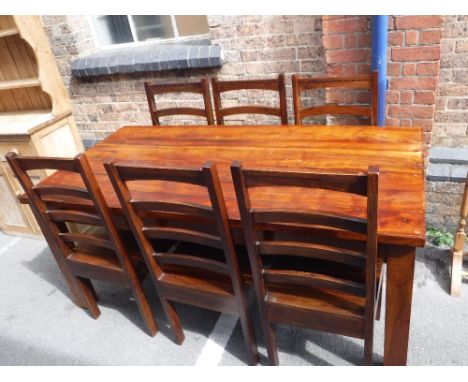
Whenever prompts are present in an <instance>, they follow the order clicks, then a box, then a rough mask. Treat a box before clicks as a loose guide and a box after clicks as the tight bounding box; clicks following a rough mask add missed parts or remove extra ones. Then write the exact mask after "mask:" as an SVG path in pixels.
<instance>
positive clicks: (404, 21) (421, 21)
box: [395, 16, 443, 29]
mask: <svg viewBox="0 0 468 382" xmlns="http://www.w3.org/2000/svg"><path fill="white" fill-rule="evenodd" d="M442 21H443V19H442V16H396V17H395V27H396V29H422V28H437V27H440V26H441V25H442Z"/></svg>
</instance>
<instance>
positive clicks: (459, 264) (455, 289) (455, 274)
mask: <svg viewBox="0 0 468 382" xmlns="http://www.w3.org/2000/svg"><path fill="white" fill-rule="evenodd" d="M462 271H463V253H462V252H461V251H453V253H452V271H451V281H450V295H451V296H454V297H459V296H460V288H461V284H462Z"/></svg>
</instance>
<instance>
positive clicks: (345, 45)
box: [323, 16, 443, 144]
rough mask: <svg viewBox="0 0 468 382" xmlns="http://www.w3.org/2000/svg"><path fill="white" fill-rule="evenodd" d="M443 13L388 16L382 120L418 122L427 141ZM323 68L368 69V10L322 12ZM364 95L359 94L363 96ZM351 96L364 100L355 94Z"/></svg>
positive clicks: (349, 71) (336, 71)
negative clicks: (337, 13)
mask: <svg viewBox="0 0 468 382" xmlns="http://www.w3.org/2000/svg"><path fill="white" fill-rule="evenodd" d="M442 21H443V18H442V17H441V16H390V18H389V36H388V40H389V41H388V42H389V48H388V53H387V54H388V57H387V58H388V67H387V69H388V79H389V89H388V92H387V103H388V105H387V110H386V124H387V125H391V126H420V127H423V128H424V130H425V135H426V138H425V139H426V144H429V143H430V139H431V131H432V127H433V120H434V111H435V103H436V100H435V98H436V97H435V96H436V90H437V80H438V74H439V65H440V46H441V37H442ZM323 45H324V48H325V58H326V64H327V73H329V74H331V75H338V76H346V75H355V74H363V73H368V72H369V70H370V61H371V49H370V47H371V35H370V16H323ZM361 97H362V96H361ZM347 101H349V102H351V101H352V102H355V103H362V102H365V101H366V99H365V98H364V99H361V98H360V95H359V94H356V96H355V98H354V99H349V100H347Z"/></svg>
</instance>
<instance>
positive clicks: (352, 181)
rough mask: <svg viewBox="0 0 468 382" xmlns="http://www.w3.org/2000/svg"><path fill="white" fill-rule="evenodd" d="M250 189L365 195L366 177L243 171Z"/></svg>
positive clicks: (357, 175) (358, 175)
mask: <svg viewBox="0 0 468 382" xmlns="http://www.w3.org/2000/svg"><path fill="white" fill-rule="evenodd" d="M243 174H244V178H245V185H246V187H247V188H250V187H279V186H285V187H304V188H320V189H324V190H330V191H340V192H347V193H353V194H357V195H363V196H365V195H367V176H366V175H364V174H362V175H360V174H352V175H351V174H330V173H307V172H294V171H288V172H286V171H276V170H254V169H251V170H249V169H245V170H243Z"/></svg>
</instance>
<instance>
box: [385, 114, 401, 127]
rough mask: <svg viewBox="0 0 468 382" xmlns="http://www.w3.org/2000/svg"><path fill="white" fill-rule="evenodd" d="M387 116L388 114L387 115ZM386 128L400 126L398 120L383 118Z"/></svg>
mask: <svg viewBox="0 0 468 382" xmlns="http://www.w3.org/2000/svg"><path fill="white" fill-rule="evenodd" d="M387 114H388V113H387ZM385 125H386V126H400V120H399V119H398V118H389V117H387V118H385Z"/></svg>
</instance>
